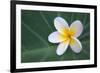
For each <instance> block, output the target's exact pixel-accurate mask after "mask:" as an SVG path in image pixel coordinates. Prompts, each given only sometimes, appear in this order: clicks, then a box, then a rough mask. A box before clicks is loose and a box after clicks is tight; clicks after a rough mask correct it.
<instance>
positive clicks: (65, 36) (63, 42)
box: [48, 17, 83, 56]
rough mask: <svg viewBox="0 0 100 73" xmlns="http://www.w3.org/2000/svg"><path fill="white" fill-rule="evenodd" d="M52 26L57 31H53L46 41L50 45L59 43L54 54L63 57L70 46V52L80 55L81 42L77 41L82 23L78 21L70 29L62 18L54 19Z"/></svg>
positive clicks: (81, 29)
mask: <svg viewBox="0 0 100 73" xmlns="http://www.w3.org/2000/svg"><path fill="white" fill-rule="evenodd" d="M54 26H55V28H56V30H57V31H54V32H53V33H51V34H50V35H49V36H48V41H49V42H51V43H59V45H58V47H57V50H56V53H57V55H59V56H60V55H63V54H64V52H65V51H66V50H67V49H68V45H70V47H71V49H72V51H74V52H75V53H80V51H81V50H82V45H81V42H80V41H79V40H78V39H77V37H79V36H80V35H81V33H82V31H83V26H82V23H81V22H80V21H79V20H76V21H74V22H73V23H72V24H71V25H70V27H69V25H68V23H67V22H66V21H65V20H64V19H63V18H62V17H56V18H55V19H54Z"/></svg>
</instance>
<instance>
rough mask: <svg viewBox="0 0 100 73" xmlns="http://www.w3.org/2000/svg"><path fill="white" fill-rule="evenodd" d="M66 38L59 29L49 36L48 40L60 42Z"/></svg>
mask: <svg viewBox="0 0 100 73" xmlns="http://www.w3.org/2000/svg"><path fill="white" fill-rule="evenodd" d="M64 40H66V39H64V38H63V36H62V35H61V34H60V33H59V32H58V31H55V32H53V33H51V34H50V35H49V36H48V41H49V42H51V43H59V42H62V41H64Z"/></svg>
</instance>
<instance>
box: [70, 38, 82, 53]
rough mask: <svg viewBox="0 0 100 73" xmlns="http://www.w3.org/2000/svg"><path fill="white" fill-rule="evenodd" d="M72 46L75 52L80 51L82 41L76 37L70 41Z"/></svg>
mask: <svg viewBox="0 0 100 73" xmlns="http://www.w3.org/2000/svg"><path fill="white" fill-rule="evenodd" d="M70 47H71V49H72V50H73V51H74V52H75V53H79V52H81V50H82V45H81V42H80V41H79V40H78V39H77V38H74V37H73V38H72V39H71V41H70Z"/></svg>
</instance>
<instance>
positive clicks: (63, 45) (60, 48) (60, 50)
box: [56, 41, 69, 56]
mask: <svg viewBox="0 0 100 73" xmlns="http://www.w3.org/2000/svg"><path fill="white" fill-rule="evenodd" d="M68 45H69V41H64V42H61V43H60V44H59V45H58V47H57V50H56V53H57V55H59V56H60V55H62V54H64V52H65V51H66V50H67V48H68Z"/></svg>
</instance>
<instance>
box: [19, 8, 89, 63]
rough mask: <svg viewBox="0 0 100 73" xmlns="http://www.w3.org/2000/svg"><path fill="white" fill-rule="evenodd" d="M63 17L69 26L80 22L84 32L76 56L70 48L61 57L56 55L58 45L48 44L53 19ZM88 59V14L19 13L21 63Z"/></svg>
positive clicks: (27, 11) (53, 29)
mask: <svg viewBox="0 0 100 73" xmlns="http://www.w3.org/2000/svg"><path fill="white" fill-rule="evenodd" d="M57 16H61V17H63V18H64V19H65V20H66V21H67V22H68V23H69V25H70V24H71V23H72V22H73V21H75V20H80V21H81V22H82V23H83V26H84V30H83V33H82V35H81V36H80V37H79V38H78V39H79V40H80V41H81V43H82V47H83V50H82V51H81V52H80V53H78V54H76V53H74V52H73V51H72V50H71V48H70V47H68V50H67V51H66V52H65V53H64V54H63V55H62V56H58V55H57V54H56V49H57V45H58V44H52V43H50V42H48V35H49V34H50V33H52V32H53V31H55V30H56V29H55V27H54V23H53V22H54V18H55V17H57ZM86 59H90V15H89V13H75V12H51V11H34V10H22V11H21V62H22V63H26V62H44V61H66V60H86Z"/></svg>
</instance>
